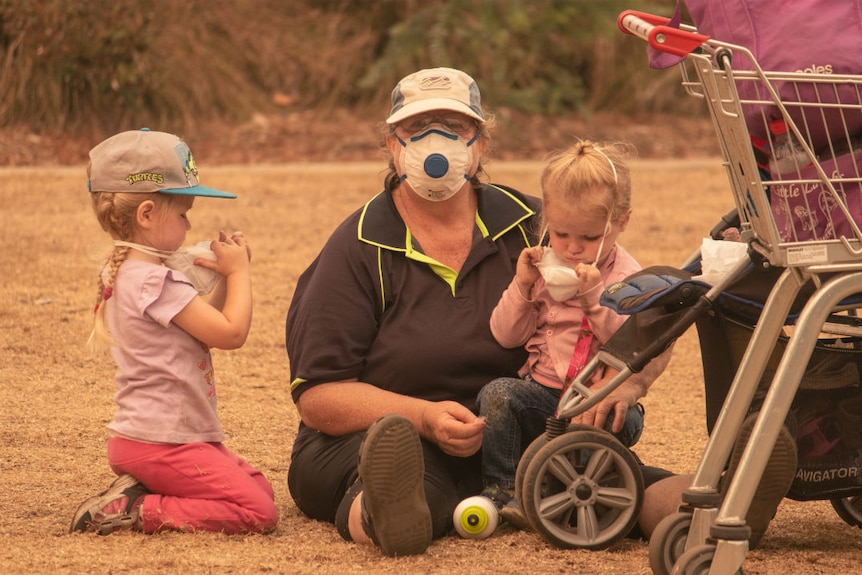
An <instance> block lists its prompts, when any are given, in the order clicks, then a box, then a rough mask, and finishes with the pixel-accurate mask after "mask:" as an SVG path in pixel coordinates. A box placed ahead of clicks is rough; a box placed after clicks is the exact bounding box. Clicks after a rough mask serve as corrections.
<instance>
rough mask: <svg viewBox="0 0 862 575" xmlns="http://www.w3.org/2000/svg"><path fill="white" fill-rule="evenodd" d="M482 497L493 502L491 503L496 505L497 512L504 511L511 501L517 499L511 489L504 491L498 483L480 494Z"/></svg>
mask: <svg viewBox="0 0 862 575" xmlns="http://www.w3.org/2000/svg"><path fill="white" fill-rule="evenodd" d="M479 495H481V496H482V497H485V498H487V499H490V500H491V503H493V504H494V507H496V508H497V511H500V510H501V509H503V507H504V506H505V505H506V504H507V503H508V502H509V501H511V500H512V499H513V498H514V497H515V492H514V491H512V490H509V489H503V488H502V487H500V486H499V485H497V484H496V483H495V484H494V485H490V486H488V487H486V488H485V489H483V490H482V493H480V494H479Z"/></svg>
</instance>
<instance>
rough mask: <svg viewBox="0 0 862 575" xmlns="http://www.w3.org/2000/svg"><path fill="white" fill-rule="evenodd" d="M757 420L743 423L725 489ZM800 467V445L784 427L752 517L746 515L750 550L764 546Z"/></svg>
mask: <svg viewBox="0 0 862 575" xmlns="http://www.w3.org/2000/svg"><path fill="white" fill-rule="evenodd" d="M757 416H758V414H757V413H756V412H755V413H751V414H749V415H748V417H746V418H745V421H743V422H742V427H741V429H740V431H739V437H738V438H737V440H736V444H735V445H734V446H733V453H732V454H731V456H730V464H729V465H728V468H727V472H726V473H725V476H724V478H723V479H722V483H723V485H728V484H729V482H730V480H731V479H732V478H733V474H734V472H735V471H736V467H737V465H739V460H740V459H741V458H742V452H743V451H744V450H745V445H746V444H747V443H748V438H749V437H750V436H751V430H752V429H753V428H754V424H755V422H756V421H757ZM796 465H797V456H796V441H794V439H793V435H792V434H791V433H790V431H789V430H788V429H787V427H786V426H782V427H781V432H780V433H779V434H778V438H777V439H776V440H775V447H773V449H772V453H771V454H770V455H769V461H768V462H767V464H766V469H765V470H764V471H763V476H762V477H761V478H760V484H759V485H758V486H757V490H756V491H755V492H754V498H753V499H752V500H751V505H750V506H749V508H748V513H747V514H746V515H745V522H746V523H747V524H748V526H749V527H750V528H751V537H750V538H749V540H748V546H749V549H754V548H755V547H757V546H758V545H759V544H760V539H761V538H762V537H763V534H764V533H765V532H766V528H767V527H769V522H770V521H772V518H773V517H775V512H776V511H777V510H778V505H779V504H780V503H781V500H782V499H784V496H785V495H787V492H788V491H789V490H790V486H791V484H792V483H793V478H794V477H795V476H796Z"/></svg>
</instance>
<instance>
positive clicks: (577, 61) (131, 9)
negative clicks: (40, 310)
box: [0, 0, 692, 133]
mask: <svg viewBox="0 0 862 575" xmlns="http://www.w3.org/2000/svg"><path fill="white" fill-rule="evenodd" d="M673 7H674V4H673V2H672V0H665V1H664V2H658V1H648V0H185V1H179V0H0V126H15V125H28V126H30V127H31V128H33V129H45V130H67V131H77V132H90V133H111V132H114V131H117V130H119V129H127V128H128V127H129V126H138V125H149V124H153V125H171V126H176V127H177V128H182V129H183V131H184V132H186V133H189V132H194V131H195V129H196V127H198V126H200V124H201V123H202V122H206V121H210V120H214V119H218V120H222V121H225V122H238V121H246V120H247V119H248V118H249V117H250V116H251V114H253V113H255V112H260V113H265V114H266V113H273V112H276V111H277V109H278V108H276V104H275V100H278V101H280V102H281V104H282V106H284V105H285V104H286V103H287V105H289V107H291V108H300V109H308V108H315V109H320V110H326V109H329V108H333V107H349V108H353V109H358V110H363V109H367V110H369V113H373V114H375V115H379V114H380V110H382V109H385V105H386V102H387V98H388V95H389V92H390V90H391V89H392V87H393V86H394V85H395V84H396V83H397V81H398V80H399V79H400V78H401V77H403V76H404V75H406V74H409V73H410V72H412V71H415V70H417V69H420V68H426V67H433V66H452V67H456V68H460V69H463V70H465V71H467V72H468V73H470V74H471V75H473V76H474V77H475V78H476V79H477V81H478V82H479V85H480V87H481V89H482V94H483V98H484V101H485V103H486V105H488V106H489V107H490V108H491V109H492V110H497V109H502V108H511V109H514V110H518V111H521V112H524V113H528V114H542V115H548V116H555V115H562V114H570V113H578V114H583V115H588V114H590V113H592V112H594V111H597V110H606V111H607V110H610V111H616V112H619V113H620V114H624V115H629V114H645V113H652V112H671V111H673V112H685V111H686V110H687V108H691V107H692V106H691V104H690V103H689V102H688V101H687V99H686V98H683V97H682V96H681V95H680V87H679V78H678V75H677V74H674V73H671V72H657V71H654V70H650V69H649V68H648V66H647V64H646V56H645V47H644V44H643V42H641V41H639V40H636V39H634V38H631V37H627V36H625V35H623V34H622V33H620V32H619V31H618V29H617V26H616V17H617V15H618V14H619V13H620V12H621V11H622V10H624V9H639V10H644V11H648V12H653V13H657V14H663V15H669V14H670V12H671V11H672V10H673ZM276 94H278V95H280V96H281V97H280V98H278V99H276V98H274V97H273V96H274V95H276ZM282 109H283V108H282Z"/></svg>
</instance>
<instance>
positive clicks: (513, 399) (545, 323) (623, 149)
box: [478, 141, 669, 525]
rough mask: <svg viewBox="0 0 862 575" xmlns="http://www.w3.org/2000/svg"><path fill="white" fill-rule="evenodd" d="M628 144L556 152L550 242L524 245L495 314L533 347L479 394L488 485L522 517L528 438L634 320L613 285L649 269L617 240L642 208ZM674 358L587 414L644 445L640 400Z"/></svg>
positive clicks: (504, 510) (547, 183)
mask: <svg viewBox="0 0 862 575" xmlns="http://www.w3.org/2000/svg"><path fill="white" fill-rule="evenodd" d="M628 148H629V146H626V145H624V144H612V145H604V146H600V145H598V144H596V143H593V142H590V141H581V142H578V143H576V144H575V145H573V146H572V147H570V148H568V149H566V150H563V151H560V152H557V153H556V154H554V155H553V156H552V157H551V158H550V160H549V162H548V164H547V166H546V167H545V169H544V171H543V173H542V178H541V185H542V202H543V217H542V219H543V222H542V224H543V229H544V230H547V234H548V237H549V243H550V246H549V247H542V246H535V247H529V248H525V249H524V250H523V251H522V252H521V254H520V257H519V258H518V263H517V268H516V273H515V277H514V279H513V280H512V282H511V283H510V284H509V287H508V288H507V289H506V291H505V292H503V295H502V297H501V298H500V302H499V303H498V305H497V307H496V308H495V309H494V311H493V312H492V314H491V321H490V326H491V333H492V334H493V335H494V338H495V339H496V340H497V341H498V342H499V343H500V345H502V346H503V347H506V348H517V347H525V348H526V350H527V352H528V353H529V357H528V359H527V361H526V363H525V364H524V365H523V366H522V367H521V369H520V371H519V377H517V378H512V377H503V378H498V379H495V380H493V381H491V382H490V383H489V384H488V385H486V386H485V387H484V388H483V389H482V390H481V391H480V393H479V397H478V403H479V413H480V415H481V416H483V417H484V418H485V423H486V427H485V432H484V441H483V444H482V473H483V481H484V483H485V486H486V489H485V491H484V492H483V495H486V496H487V497H489V498H491V499H492V500H493V501H494V503H495V504H496V505H497V506H498V507H500V508H501V514H502V516H503V518H504V519H507V520H508V521H509V522H510V523H514V524H516V525H518V524H523V523H524V521H523V520H522V519H521V518H520V516H519V513H518V509H517V502H515V501H513V500H512V496H513V492H514V487H515V471H516V466H517V464H518V461H519V459H520V457H521V450H522V447H523V446H526V445H528V444H529V443H530V442H532V441H533V439H535V438H536V437H538V436H539V435H541V434H542V433H543V432H544V429H545V421H546V419H547V418H548V417H549V416H551V415H553V414H554V412H555V411H556V408H557V404H558V402H559V399H560V394H561V392H562V390H563V388H564V386H565V384H566V382H567V381H571V380H572V379H574V378H575V377H576V376H577V373H578V372H579V371H580V369H582V368H583V367H584V365H586V363H587V362H588V361H589V360H590V359H592V357H593V356H594V355H595V354H596V352H597V351H598V348H599V346H600V345H601V344H602V343H604V342H606V341H607V340H608V339H609V338H610V337H611V336H612V335H613V333H614V332H615V331H616V330H617V329H619V327H620V326H621V325H622V324H623V322H624V321H625V318H624V317H622V316H619V315H617V314H616V313H615V312H613V311H612V310H610V309H609V308H606V307H602V306H600V305H599V297H600V295H601V292H602V290H603V289H604V286H607V285H611V284H612V283H614V282H617V281H620V280H623V279H625V278H626V277H628V276H629V275H631V274H632V273H634V272H636V271H638V270H640V269H641V267H640V265H638V263H637V262H636V261H635V260H634V258H632V256H631V255H629V253H628V252H627V251H625V250H624V249H623V248H622V246H620V245H618V244H617V237H618V236H619V235H620V234H621V233H622V232H623V231H624V230H625V228H626V225H627V224H628V221H629V217H630V216H631V211H632V208H631V185H630V177H629V168H628V166H627V164H626V162H625V158H626V155H627V153H628V151H629V150H628ZM573 350H574V351H573ZM668 359H669V354H665V355H664V356H662V357H661V358H660V359H658V360H656V361H654V362H652V363H651V364H650V366H651V367H650V368H649V369H647V370H644V372H643V373H641V374H637V375H635V376H633V377H631V378H629V379H628V380H627V381H626V382H624V383H623V384H621V385H620V386H619V387H618V388H617V389H616V390H614V391H613V392H612V393H611V394H610V395H609V396H608V397H607V398H606V399H605V400H603V401H602V402H600V403H599V404H597V405H596V406H595V407H593V408H592V409H591V410H589V411H587V412H586V413H584V414H582V415H581V416H579V418H578V421H579V422H580V423H585V424H590V425H595V426H596V427H605V428H606V429H608V430H610V431H612V432H613V433H614V434H615V435H616V436H617V438H618V439H619V440H620V441H621V442H622V443H623V444H624V445H626V446H627V447H628V446H631V445H634V444H635V443H636V442H637V440H638V439H639V437H640V434H641V431H642V429H643V410H642V408H641V406H640V405H639V404H638V403H637V401H638V399H640V398H641V397H642V396H643V395H645V394H646V391H647V389H648V387H649V385H650V384H651V383H652V381H653V380H654V379H655V378H656V377H657V376H658V375H659V374H660V373H661V371H662V370H663V369H664V367H665V366H666V364H667V360H668ZM612 371H613V370H611V369H610V368H607V369H605V373H602V372H601V370H598V371H597V372H596V374H594V376H593V378H592V379H591V382H589V384H590V385H592V386H593V387H600V386H601V385H602V383H601V382H602V380H607V379H609V378H610V377H612V376H613V375H615V373H611V372H612ZM665 474H666V472H664V471H661V472H660V473H658V474H657V475H656V478H659V477H663V476H665ZM667 475H669V474H667ZM654 479H655V478H650V480H649V481H648V482H647V484H649V483H651V482H652V480H654Z"/></svg>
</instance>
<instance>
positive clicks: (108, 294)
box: [93, 286, 114, 313]
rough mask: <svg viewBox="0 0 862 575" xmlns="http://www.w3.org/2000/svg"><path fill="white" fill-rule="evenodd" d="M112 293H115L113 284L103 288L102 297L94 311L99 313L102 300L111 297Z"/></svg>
mask: <svg viewBox="0 0 862 575" xmlns="http://www.w3.org/2000/svg"><path fill="white" fill-rule="evenodd" d="M112 295H114V288H113V287H112V286H105V289H104V290H102V299H100V300H99V301H97V302H96V307H94V308H93V313H97V312H98V311H99V306H100V305H102V302H103V301H108V300H109V299H111V296H112Z"/></svg>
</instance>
